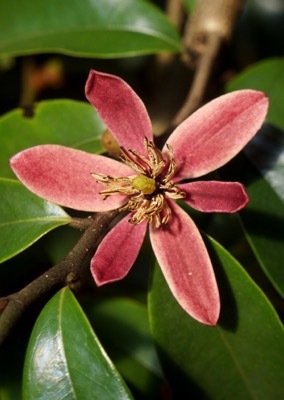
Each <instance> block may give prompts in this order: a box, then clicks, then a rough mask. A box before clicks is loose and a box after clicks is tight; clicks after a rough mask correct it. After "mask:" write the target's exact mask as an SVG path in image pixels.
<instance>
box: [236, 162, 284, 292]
mask: <svg viewBox="0 0 284 400" xmlns="http://www.w3.org/2000/svg"><path fill="white" fill-rule="evenodd" d="M243 181H244V183H245V185H246V188H247V192H248V195H249V198H250V202H249V204H248V205H247V207H246V208H245V209H244V210H243V211H242V212H241V214H240V217H241V220H242V222H243V225H244V229H245V232H246V236H247V238H248V241H249V243H250V244H251V247H252V250H253V251H254V253H255V255H256V257H257V259H258V262H259V264H260V265H261V267H262V268H263V270H264V272H265V273H266V275H267V276H268V278H269V279H270V281H271V283H272V284H273V286H274V287H275V289H276V290H277V291H278V292H279V294H280V295H281V296H282V297H284V269H283V261H282V260H283V259H284V246H283V241H284V203H283V200H281V199H280V197H279V196H278V195H277V194H276V193H275V191H274V190H273V189H272V188H271V186H270V185H269V184H268V183H267V181H266V180H265V179H263V178H262V177H261V176H260V175H259V174H258V172H257V171H256V170H255V171H254V170H252V169H250V167H249V166H248V168H246V177H245V178H244V180H243Z"/></svg>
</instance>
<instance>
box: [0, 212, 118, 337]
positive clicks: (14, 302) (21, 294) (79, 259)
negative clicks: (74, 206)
mask: <svg viewBox="0 0 284 400" xmlns="http://www.w3.org/2000/svg"><path fill="white" fill-rule="evenodd" d="M117 213H118V211H117V210H115V211H109V212H106V213H100V214H97V215H96V216H95V217H94V219H92V224H91V225H90V226H89V227H88V228H87V230H86V231H85V232H84V234H83V235H82V237H81V238H80V240H79V241H78V242H77V243H76V245H75V246H74V248H73V249H72V250H71V251H70V253H69V254H68V255H67V256H66V257H65V258H64V259H63V260H62V261H60V262H59V263H58V264H56V265H54V266H53V267H52V268H50V269H49V270H48V271H46V272H45V273H43V274H42V275H40V276H39V277H38V278H36V279H35V280H34V281H32V282H31V283H29V284H28V285H27V286H26V287H24V288H23V289H21V290H20V291H18V292H16V293H13V294H11V295H10V296H7V297H5V298H2V299H0V309H1V305H2V308H3V311H2V314H1V316H0V344H1V343H2V342H3V341H4V339H5V338H6V337H7V335H8V334H9V332H10V330H11V329H12V328H13V326H14V324H15V323H16V321H17V320H18V319H19V317H20V316H21V315H22V313H23V312H24V310H25V309H26V308H27V307H28V306H29V305H30V304H31V303H33V302H34V301H36V300H37V299H39V298H40V297H41V296H42V295H44V294H45V293H47V292H49V291H50V290H51V289H53V288H55V287H63V286H66V285H68V284H70V283H72V282H73V281H74V279H76V278H78V277H79V276H80V270H81V267H82V264H83V262H84V261H85V259H86V258H87V257H88V256H89V255H92V254H94V252H95V250H96V247H97V243H98V240H99V239H100V238H101V236H102V235H103V234H104V232H105V230H106V229H107V227H108V226H109V224H110V222H111V221H112V220H113V219H114V218H115V217H116V215H117Z"/></svg>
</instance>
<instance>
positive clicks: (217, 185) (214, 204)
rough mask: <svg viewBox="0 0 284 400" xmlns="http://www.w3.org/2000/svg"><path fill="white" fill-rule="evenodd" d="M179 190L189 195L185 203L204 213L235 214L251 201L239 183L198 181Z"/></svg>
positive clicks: (182, 186)
mask: <svg viewBox="0 0 284 400" xmlns="http://www.w3.org/2000/svg"><path fill="white" fill-rule="evenodd" d="M179 188H180V189H181V190H182V191H184V192H186V194H187V196H186V198H184V199H183V201H184V202H185V203H187V204H189V205H190V206H191V207H193V208H195V209H196V210H199V211H203V212H225V213H234V212H237V211H239V210H241V209H242V208H244V207H245V206H246V205H247V203H248V201H249V198H248V195H247V193H246V190H245V188H244V186H243V185H242V184H241V183H239V182H218V181H198V182H190V183H184V184H181V185H179Z"/></svg>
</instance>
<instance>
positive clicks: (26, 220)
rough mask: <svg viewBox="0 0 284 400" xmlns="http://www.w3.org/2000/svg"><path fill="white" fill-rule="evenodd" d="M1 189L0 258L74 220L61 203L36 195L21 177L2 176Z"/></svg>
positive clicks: (15, 252)
mask: <svg viewBox="0 0 284 400" xmlns="http://www.w3.org/2000/svg"><path fill="white" fill-rule="evenodd" d="M0 193H1V202H0V236H1V247H0V262H3V261H5V260H7V259H9V258H11V257H13V256H15V255H16V254H18V253H20V252H21V251H23V250H25V249H26V248H27V247H29V246H31V245H32V244H33V243H34V242H35V241H36V240H38V239H39V238H40V237H42V236H43V235H44V234H45V233H47V232H49V231H50V230H51V229H54V228H56V227H58V226H60V225H65V224H68V223H70V221H71V218H70V217H69V216H68V215H67V214H66V213H65V211H63V209H62V208H61V207H59V206H57V205H56V204H53V203H50V202H48V201H45V200H42V199H40V198H39V197H37V196H35V195H34V194H32V193H31V192H29V191H28V190H27V189H26V188H25V187H24V186H23V185H22V184H21V183H20V182H18V181H14V180H11V179H2V178H1V179H0Z"/></svg>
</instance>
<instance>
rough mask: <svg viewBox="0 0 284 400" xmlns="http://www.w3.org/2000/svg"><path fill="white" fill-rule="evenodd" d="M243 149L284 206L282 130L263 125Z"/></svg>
mask: <svg viewBox="0 0 284 400" xmlns="http://www.w3.org/2000/svg"><path fill="white" fill-rule="evenodd" d="M244 151H245V154H246V156H247V157H248V158H249V160H250V161H251V163H252V164H253V165H254V166H255V167H256V168H257V169H258V171H259V172H260V173H261V175H262V176H264V178H265V179H266V181H267V182H268V183H269V185H270V186H271V188H272V189H273V190H274V191H275V192H276V194H277V195H278V196H279V197H280V198H281V199H282V201H283V206H284V130H280V129H277V128H275V127H274V126H271V125H269V124H266V125H264V126H263V127H262V129H261V130H260V131H259V132H258V134H257V135H256V136H255V137H254V138H253V140H251V141H250V143H249V144H248V145H247V146H246V147H245V149H244ZM283 216H284V210H283Z"/></svg>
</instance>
